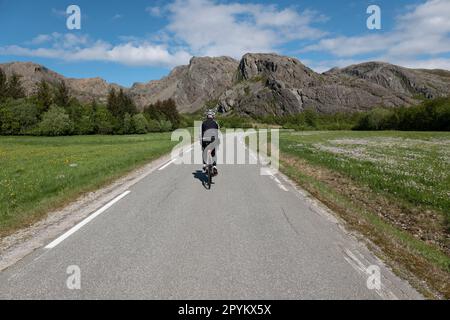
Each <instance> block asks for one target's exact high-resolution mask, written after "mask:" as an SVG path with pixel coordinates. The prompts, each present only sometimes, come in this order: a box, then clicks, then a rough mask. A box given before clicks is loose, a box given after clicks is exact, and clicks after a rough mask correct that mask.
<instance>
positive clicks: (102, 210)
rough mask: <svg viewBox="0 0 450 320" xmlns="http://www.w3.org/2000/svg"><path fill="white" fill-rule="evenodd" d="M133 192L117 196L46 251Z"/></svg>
mask: <svg viewBox="0 0 450 320" xmlns="http://www.w3.org/2000/svg"><path fill="white" fill-rule="evenodd" d="M130 192H131V191H125V192H124V193H122V194H121V195H119V196H117V197H116V198H114V199H113V200H111V201H110V202H108V203H107V204H105V205H104V206H103V207H101V208H100V209H98V210H97V211H95V212H94V213H93V214H91V215H90V216H89V217H87V218H86V219H84V220H83V221H81V222H80V223H78V224H77V225H76V226H74V227H73V228H72V229H70V230H69V231H67V232H66V233H64V234H63V235H61V236H60V237H58V238H57V239H55V240H53V241H52V242H51V243H49V244H48V245H47V246H46V247H45V249H53V248H54V247H56V246H57V245H58V244H60V243H61V242H63V241H64V240H66V239H67V238H68V237H70V236H71V235H72V234H74V233H75V232H77V231H78V230H80V229H81V228H82V227H83V226H85V225H86V224H88V223H89V222H91V221H92V220H94V219H95V218H96V217H98V216H99V215H100V214H102V213H103V212H105V211H106V210H108V209H109V208H111V207H112V206H113V205H114V204H115V203H117V202H119V201H120V200H121V199H122V198H124V197H126V196H127V195H128V194H129V193H130Z"/></svg>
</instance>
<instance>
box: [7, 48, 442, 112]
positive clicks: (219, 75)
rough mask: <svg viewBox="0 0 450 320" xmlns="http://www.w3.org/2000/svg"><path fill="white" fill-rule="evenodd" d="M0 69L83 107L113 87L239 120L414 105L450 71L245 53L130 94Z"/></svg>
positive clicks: (11, 66)
mask: <svg viewBox="0 0 450 320" xmlns="http://www.w3.org/2000/svg"><path fill="white" fill-rule="evenodd" d="M0 68H2V69H3V70H4V71H5V72H6V73H7V74H11V73H13V72H15V73H17V74H19V75H21V76H22V83H23V85H24V87H25V89H26V92H27V94H29V95H30V94H33V93H34V92H35V90H36V85H37V84H38V82H39V81H40V80H42V79H44V80H46V81H48V82H51V83H57V82H59V81H61V80H64V81H66V84H67V85H68V87H69V88H70V90H71V92H72V94H73V95H74V96H76V97H77V98H78V99H80V100H81V101H91V100H92V98H95V99H97V100H98V101H101V102H104V101H106V97H107V95H108V92H109V90H110V89H111V88H116V89H119V88H122V89H123V90H125V91H126V92H127V93H128V94H129V95H130V96H131V97H132V98H133V99H134V101H135V102H136V104H137V105H138V106H139V107H140V108H143V107H145V106H146V105H148V104H149V103H153V102H156V101H157V100H164V99H168V98H172V99H174V100H175V102H176V103H177V106H178V108H179V111H181V112H193V111H197V110H199V109H201V108H202V107H203V106H204V104H205V103H206V102H208V101H216V102H217V107H218V110H219V111H221V112H224V113H230V114H238V115H266V114H273V115H285V114H294V113H298V112H302V111H303V110H304V109H306V108H313V109H315V110H317V111H319V112H323V113H331V112H335V111H357V110H368V109H370V108H373V107H376V106H386V107H397V106H402V105H411V104H414V103H417V102H418V101H419V100H418V98H419V97H425V98H435V97H439V96H446V95H448V94H449V93H450V71H445V70H419V69H407V68H403V67H399V66H395V65H391V64H388V63H382V62H368V63H362V64H357V65H352V66H349V67H346V68H342V69H339V68H334V69H332V70H330V71H328V72H325V73H323V74H319V73H316V72H314V71H313V70H311V69H310V68H308V67H306V66H305V65H303V64H302V63H301V62H300V61H299V60H297V59H295V58H290V57H285V56H280V55H276V54H246V55H245V56H244V57H243V58H242V59H241V61H240V62H238V61H236V60H234V59H232V58H229V57H217V58H209V57H203V58H192V59H191V61H190V63H189V65H185V66H179V67H176V68H174V69H173V70H172V72H171V73H170V74H169V75H168V76H167V77H165V78H163V79H161V80H155V81H150V82H148V83H136V84H134V85H133V86H132V87H131V88H123V87H120V86H119V85H116V84H109V83H107V82H106V81H105V80H103V79H101V78H92V79H72V78H65V77H64V76H62V75H60V74H58V73H56V72H53V71H51V70H49V69H47V68H46V67H44V66H41V65H38V64H34V63H30V62H27V63H22V62H14V63H6V64H0Z"/></svg>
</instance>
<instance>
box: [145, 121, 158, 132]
mask: <svg viewBox="0 0 450 320" xmlns="http://www.w3.org/2000/svg"><path fill="white" fill-rule="evenodd" d="M160 131H161V125H160V123H159V121H158V120H154V119H150V120H148V132H160Z"/></svg>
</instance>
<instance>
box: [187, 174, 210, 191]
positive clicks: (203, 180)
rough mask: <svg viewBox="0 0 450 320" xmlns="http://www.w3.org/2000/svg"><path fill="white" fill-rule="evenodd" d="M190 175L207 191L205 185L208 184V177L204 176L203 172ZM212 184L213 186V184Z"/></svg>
mask: <svg viewBox="0 0 450 320" xmlns="http://www.w3.org/2000/svg"><path fill="white" fill-rule="evenodd" d="M192 175H193V176H194V178H195V179H197V180H200V182H201V183H202V185H203V187H204V188H205V189H207V187H206V183H207V182H208V176H207V175H206V173H205V172H203V171H202V170H197V171H195V172H193V173H192ZM212 184H214V182H213V183H212Z"/></svg>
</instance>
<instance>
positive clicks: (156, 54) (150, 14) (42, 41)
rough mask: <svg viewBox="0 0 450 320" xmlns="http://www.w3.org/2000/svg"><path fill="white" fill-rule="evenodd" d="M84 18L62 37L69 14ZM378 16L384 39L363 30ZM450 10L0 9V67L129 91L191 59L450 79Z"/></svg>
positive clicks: (178, 1) (397, 6)
mask: <svg viewBox="0 0 450 320" xmlns="http://www.w3.org/2000/svg"><path fill="white" fill-rule="evenodd" d="M71 4H76V5H78V6H79V7H80V8H81V30H68V29H67V27H66V19H67V14H66V13H65V11H66V8H67V7H68V6H69V5H71ZM372 4H376V5H378V6H379V7H380V8H381V17H382V20H381V21H382V28H381V30H369V29H368V28H367V26H366V20H367V18H368V16H369V15H368V14H367V13H366V9H367V7H368V6H369V5H372ZM449 18H450V1H449V0H395V1H392V0H390V1H389V0H372V1H368V0H349V1H344V0H339V1H336V0H315V1H307V0H297V1H295V0H278V1H272V0H259V1H258V0H253V1H242V0H231V1H225V0H171V1H161V0H153V1H149V0H146V1H144V0H133V1H119V0H110V1H85V0H78V1H77V0H75V1H62V0H40V1H23V0H0V27H1V30H2V35H1V36H0V62H9V61H33V62H36V63H41V64H44V65H45V66H47V67H49V68H50V69H52V70H55V71H56V72H59V73H61V74H63V75H65V76H68V77H76V78H85V77H97V76H99V77H102V78H104V79H106V80H107V81H109V82H115V83H119V84H121V85H125V86H130V85H132V84H133V83H134V82H147V81H149V80H153V79H160V78H161V77H163V76H165V75H167V74H168V73H169V71H170V70H171V68H173V67H174V66H176V65H180V64H187V63H188V62H189V59H190V58H191V57H192V56H221V55H228V56H232V57H234V58H237V59H239V58H240V57H241V56H242V55H243V54H244V53H246V52H276V53H279V54H284V55H289V56H293V57H297V58H298V59H300V60H301V61H302V62H304V63H305V64H306V65H308V66H309V67H311V68H313V69H314V70H316V71H320V72H322V71H325V70H327V69H329V68H332V67H335V66H346V65H349V64H352V63H359V62H362V61H368V60H381V61H387V62H391V63H396V64H400V65H404V66H407V67H417V68H443V69H450V19H449Z"/></svg>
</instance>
